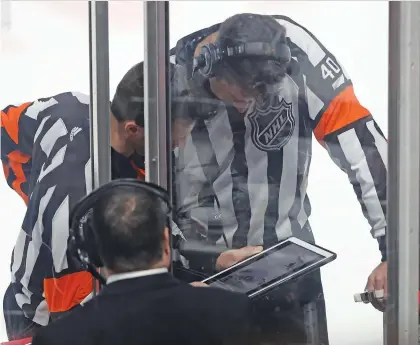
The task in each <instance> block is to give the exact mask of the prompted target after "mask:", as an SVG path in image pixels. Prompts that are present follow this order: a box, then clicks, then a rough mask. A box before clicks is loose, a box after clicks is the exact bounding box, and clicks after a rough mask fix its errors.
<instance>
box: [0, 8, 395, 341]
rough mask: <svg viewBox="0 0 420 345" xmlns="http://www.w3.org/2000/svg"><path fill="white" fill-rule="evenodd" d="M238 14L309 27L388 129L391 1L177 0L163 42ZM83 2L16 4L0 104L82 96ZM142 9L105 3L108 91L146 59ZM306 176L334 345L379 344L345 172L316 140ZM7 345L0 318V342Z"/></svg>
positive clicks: (1, 200) (375, 253) (7, 235)
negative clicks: (366, 299)
mask: <svg viewBox="0 0 420 345" xmlns="http://www.w3.org/2000/svg"><path fill="white" fill-rule="evenodd" d="M241 12H253V13H260V14H283V15H287V16H290V17H291V18H292V19H294V20H295V21H297V22H299V23H300V24H302V25H303V26H305V27H306V28H307V29H309V30H310V31H312V33H313V34H315V36H317V38H318V39H319V40H320V41H321V42H322V43H323V44H324V45H325V46H326V47H327V48H328V49H329V50H330V51H331V52H332V53H333V54H334V55H335V56H336V57H337V59H338V60H339V61H340V62H341V63H342V64H343V65H344V67H345V69H346V70H347V72H348V74H349V75H350V77H351V78H352V80H353V83H354V86H355V91H356V95H357V96H358V98H359V100H360V101H361V103H362V104H363V105H364V106H365V107H367V108H368V109H369V110H370V111H371V113H372V114H373V116H374V117H375V119H376V121H377V122H378V123H379V125H380V127H381V128H382V130H383V131H384V132H385V133H386V132H387V130H388V128H387V106H388V100H387V92H388V90H387V82H388V3H387V2H384V1H351V2H350V1H336V2H334V1H325V2H320V1H270V2H245V1H223V2H222V1H220V2H210V1H185V2H184V1H174V2H171V15H170V41H171V44H172V45H173V44H174V43H175V42H176V41H177V39H179V38H180V37H181V36H183V35H185V34H187V33H190V32H193V31H195V30H198V29H200V28H203V27H205V26H209V25H211V24H214V23H216V22H220V21H222V20H224V19H226V18H227V17H229V16H230V15H233V14H236V13H241ZM87 13H88V12H87V3H86V2H84V1H71V2H70V1H48V2H47V1H45V2H43V1H36V2H30V1H25V2H23V1H13V3H12V8H11V18H12V27H11V28H10V30H8V31H2V32H1V40H0V49H1V53H0V81H1V82H0V108H3V107H4V106H6V105H8V104H10V103H14V102H16V103H20V102H25V101H29V100H32V99H34V98H39V97H47V96H51V95H54V94H57V93H59V92H63V91H70V90H71V91H80V92H88V90H89V79H88V78H89V60H88V56H89V55H88V54H89V51H88V14H87ZM143 34H144V30H143V3H142V2H137V1H130V2H128V1H113V2H111V3H110V82H111V94H113V92H114V90H115V87H116V84H117V82H118V81H119V79H120V78H121V77H122V76H123V74H124V73H125V71H126V70H127V69H128V68H129V67H130V66H131V65H133V64H134V63H136V62H138V61H140V60H142V59H143V54H144V52H143V41H144V39H143ZM313 155H314V157H313V159H312V168H311V174H310V179H309V192H308V193H309V197H310V198H311V204H312V207H313V212H312V216H311V224H312V229H313V231H314V233H315V238H316V240H317V243H318V244H319V245H321V246H324V247H326V248H328V249H330V250H333V251H335V252H336V253H337V254H338V258H337V260H336V261H334V262H333V263H331V264H329V265H327V266H326V267H325V268H323V269H322V275H323V282H324V291H325V295H326V301H327V312H328V322H329V334H330V343H331V345H381V344H382V315H381V314H380V313H379V312H377V311H376V310H374V309H373V308H372V307H371V306H369V305H363V304H356V303H354V302H353V294H354V293H356V292H361V291H363V289H364V287H365V284H366V279H367V277H368V275H369V273H370V272H371V271H372V269H373V268H374V267H375V266H376V265H377V264H378V263H379V261H380V255H379V250H378V245H377V242H376V241H375V240H373V239H372V237H371V235H370V233H369V230H370V229H369V225H368V223H367V221H366V220H365V219H364V217H363V215H362V212H361V207H360V205H359V203H358V202H357V199H356V196H355V194H354V192H353V189H352V186H351V185H350V183H349V181H348V178H347V176H346V175H345V174H344V173H343V172H341V171H340V170H339V169H338V168H337V167H336V166H335V164H334V163H333V162H332V161H331V160H330V158H329V156H328V154H327V152H326V151H324V149H323V148H322V147H321V146H320V145H319V144H317V143H316V142H315V143H314V151H313ZM0 212H1V216H0V229H1V234H2V235H1V236H2V237H1V238H0V293H1V298H2V294H3V291H4V290H5V289H6V287H7V286H8V284H9V282H10V273H9V264H10V257H11V252H12V249H13V245H14V242H15V240H16V237H17V234H18V231H19V229H20V224H21V221H22V219H23V215H24V204H23V202H22V201H21V200H20V199H19V197H18V196H17V195H16V194H15V193H14V192H12V191H11V190H10V189H9V188H8V186H7V184H6V182H5V181H4V177H3V175H2V176H1V177H0ZM5 339H6V332H5V328H4V322H3V318H2V317H1V318H0V341H1V340H5Z"/></svg>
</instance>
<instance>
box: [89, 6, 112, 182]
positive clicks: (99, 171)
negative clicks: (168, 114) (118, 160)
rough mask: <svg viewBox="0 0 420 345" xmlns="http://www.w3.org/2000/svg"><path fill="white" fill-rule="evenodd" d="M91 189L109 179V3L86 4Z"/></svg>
mask: <svg viewBox="0 0 420 345" xmlns="http://www.w3.org/2000/svg"><path fill="white" fill-rule="evenodd" d="M89 55H90V134H91V135H90V148H91V155H90V157H91V164H92V189H96V188H98V187H100V186H101V185H103V184H105V183H107V182H109V181H110V180H111V148H110V124H111V122H110V98H109V33H108V1H89Z"/></svg>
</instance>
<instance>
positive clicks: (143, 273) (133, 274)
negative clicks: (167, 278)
mask: <svg viewBox="0 0 420 345" xmlns="http://www.w3.org/2000/svg"><path fill="white" fill-rule="evenodd" d="M162 273H168V269H167V268H153V269H150V270H143V271H134V272H125V273H116V274H113V275H111V276H109V277H108V279H107V280H106V283H107V284H111V283H114V282H116V281H119V280H126V279H133V278H139V277H146V276H151V275H154V274H162Z"/></svg>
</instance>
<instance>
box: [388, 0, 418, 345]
mask: <svg viewBox="0 0 420 345" xmlns="http://www.w3.org/2000/svg"><path fill="white" fill-rule="evenodd" d="M419 32H420V2H409V1H404V2H399V1H391V2H389V105H388V106H389V108H388V111H389V118H388V120H389V174H388V176H389V177H388V182H389V188H388V234H387V245H388V294H389V298H388V303H387V311H386V315H385V343H386V344H387V345H415V344H418V290H419V213H420V202H419V194H420V174H419V169H420V101H419V93H420V66H419V65H420V37H419Z"/></svg>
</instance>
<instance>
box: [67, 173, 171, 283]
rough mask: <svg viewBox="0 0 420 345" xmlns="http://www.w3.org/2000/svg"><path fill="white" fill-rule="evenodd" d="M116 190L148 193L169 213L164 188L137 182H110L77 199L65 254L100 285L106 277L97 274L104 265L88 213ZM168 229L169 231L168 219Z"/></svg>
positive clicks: (126, 180)
mask: <svg viewBox="0 0 420 345" xmlns="http://www.w3.org/2000/svg"><path fill="white" fill-rule="evenodd" d="M118 187H131V188H138V189H141V190H143V191H147V192H149V193H151V194H153V195H154V196H156V197H157V198H159V199H161V200H162V208H163V212H164V214H166V215H168V216H169V215H170V214H171V212H172V206H171V200H170V197H169V194H168V192H167V191H166V190H165V189H164V188H162V187H160V186H158V185H155V184H153V183H150V182H143V181H139V180H136V179H117V180H113V181H111V182H109V183H107V184H104V185H103V186H101V187H99V188H97V189H96V190H94V191H93V192H92V193H90V194H88V195H86V196H85V197H83V198H82V199H81V200H79V202H78V203H77V204H76V205H75V206H74V207H73V209H72V210H71V212H70V217H69V222H70V224H69V225H70V231H69V242H68V251H69V254H70V255H71V256H73V257H74V258H75V259H76V260H77V261H79V263H80V264H81V265H82V267H83V268H84V269H86V270H87V271H89V272H90V273H91V274H92V275H93V276H94V277H95V278H96V279H98V280H99V282H100V283H102V284H105V278H104V277H103V276H102V275H100V274H99V272H98V271H97V269H98V268H100V267H102V266H103V263H102V260H101V258H100V256H99V254H98V250H97V244H96V241H95V231H94V224H93V223H92V216H91V213H92V209H93V208H94V207H95V204H96V203H97V202H98V201H99V200H100V199H101V198H103V197H104V196H105V194H106V193H107V192H109V190H111V189H114V188H118ZM167 226H168V227H169V228H170V222H169V218H168V224H167Z"/></svg>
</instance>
